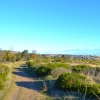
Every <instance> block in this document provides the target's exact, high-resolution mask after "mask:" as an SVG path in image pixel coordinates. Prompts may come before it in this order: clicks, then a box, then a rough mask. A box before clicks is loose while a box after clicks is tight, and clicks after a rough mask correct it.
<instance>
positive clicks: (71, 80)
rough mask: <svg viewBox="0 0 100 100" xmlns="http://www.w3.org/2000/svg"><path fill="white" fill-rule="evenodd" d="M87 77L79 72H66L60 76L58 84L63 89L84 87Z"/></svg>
mask: <svg viewBox="0 0 100 100" xmlns="http://www.w3.org/2000/svg"><path fill="white" fill-rule="evenodd" d="M85 79H86V77H85V76H82V75H79V74H77V73H65V74H62V75H60V76H59V77H58V79H57V81H56V86H57V87H58V88H59V89H62V90H74V91H76V90H79V89H81V88H82V87H83V85H84V81H85Z"/></svg>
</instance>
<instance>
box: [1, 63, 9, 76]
mask: <svg viewBox="0 0 100 100" xmlns="http://www.w3.org/2000/svg"><path fill="white" fill-rule="evenodd" d="M8 73H9V68H8V67H7V66H6V65H3V64H0V75H2V76H6V75H7V74H8Z"/></svg>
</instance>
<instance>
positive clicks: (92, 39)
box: [0, 0, 100, 55]
mask: <svg viewBox="0 0 100 100" xmlns="http://www.w3.org/2000/svg"><path fill="white" fill-rule="evenodd" d="M0 48H1V49H8V50H9V49H13V50H14V51H23V50H24V49H28V50H29V51H30V52H31V51H32V50H36V51H37V53H50V54H52V53H53V54H54V53H55V54H86V55H87V54H89V55H90V54H91V55H100V0H0Z"/></svg>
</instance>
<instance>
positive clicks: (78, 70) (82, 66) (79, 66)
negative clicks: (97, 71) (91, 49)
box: [72, 65, 91, 73]
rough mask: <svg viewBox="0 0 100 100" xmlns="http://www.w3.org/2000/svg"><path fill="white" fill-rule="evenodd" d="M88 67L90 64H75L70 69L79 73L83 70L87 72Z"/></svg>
mask: <svg viewBox="0 0 100 100" xmlns="http://www.w3.org/2000/svg"><path fill="white" fill-rule="evenodd" d="M90 68H91V67H90V66H87V65H76V66H73V68H72V70H73V71H74V72H77V73H79V72H83V71H85V72H88V70H89V69H90Z"/></svg>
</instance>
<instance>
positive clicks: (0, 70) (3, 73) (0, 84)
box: [0, 63, 9, 90]
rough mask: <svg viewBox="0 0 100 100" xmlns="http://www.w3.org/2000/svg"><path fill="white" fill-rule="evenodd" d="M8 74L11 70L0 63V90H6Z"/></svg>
mask: <svg viewBox="0 0 100 100" xmlns="http://www.w3.org/2000/svg"><path fill="white" fill-rule="evenodd" d="M8 73H9V68H8V67H7V66H5V65H3V64H1V63H0V90H2V89H4V86H5V81H6V78H7V75H8Z"/></svg>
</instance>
